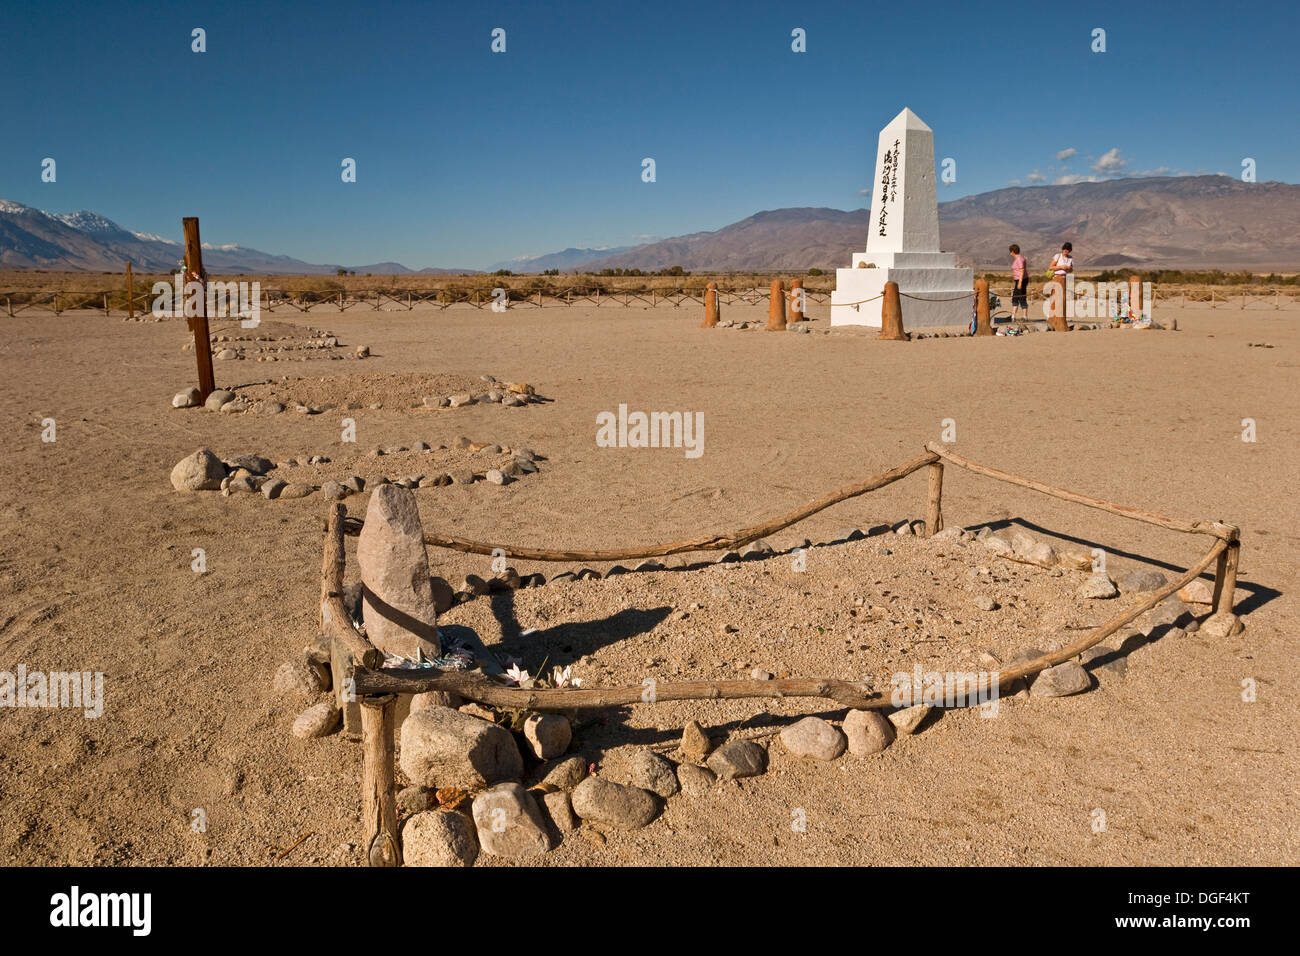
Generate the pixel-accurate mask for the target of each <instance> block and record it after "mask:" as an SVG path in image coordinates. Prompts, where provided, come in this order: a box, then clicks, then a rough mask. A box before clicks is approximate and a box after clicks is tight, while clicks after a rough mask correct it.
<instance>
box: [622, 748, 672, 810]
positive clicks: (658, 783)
mask: <svg viewBox="0 0 1300 956" xmlns="http://www.w3.org/2000/svg"><path fill="white" fill-rule="evenodd" d="M628 777H629V782H630V783H631V784H632V785H633V786H634V787H640V788H641V789H642V790H649V791H650V792H651V793H657V794H659V796H661V797H664V798H665V799H666V798H668V797H671V796H672V795H673V794H674V793H676V792H677V791H678V790H679V789H681V788H680V785H679V784H678V782H677V772H676V769H675V768H674V767H673V764H672V762H671V761H669V760H666V759H664V758H663V757H661V756H660V755H659V754H657V753H655V752H654V751H653V750H651V749H650V748H649V747H639V748H637V750H636V752H635V753H634V754H633V755H632V757H631V760H630V762H629V766H628Z"/></svg>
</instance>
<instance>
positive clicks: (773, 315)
mask: <svg viewBox="0 0 1300 956" xmlns="http://www.w3.org/2000/svg"><path fill="white" fill-rule="evenodd" d="M767 331H768V332H784V331H785V283H784V282H782V281H781V280H780V279H773V280H772V288H771V294H770V295H769V296H768V299H767Z"/></svg>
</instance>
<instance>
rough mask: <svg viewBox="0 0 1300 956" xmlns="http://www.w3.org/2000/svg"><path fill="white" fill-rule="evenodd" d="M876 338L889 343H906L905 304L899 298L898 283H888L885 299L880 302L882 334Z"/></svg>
mask: <svg viewBox="0 0 1300 956" xmlns="http://www.w3.org/2000/svg"><path fill="white" fill-rule="evenodd" d="M876 338H879V339H884V340H886V341H888V342H906V341H907V333H906V332H904V331H903V304H902V302H901V300H900V299H899V297H898V283H897V282H886V283H885V292H884V297H883V298H882V299H881V302H880V334H879V335H878V336H876Z"/></svg>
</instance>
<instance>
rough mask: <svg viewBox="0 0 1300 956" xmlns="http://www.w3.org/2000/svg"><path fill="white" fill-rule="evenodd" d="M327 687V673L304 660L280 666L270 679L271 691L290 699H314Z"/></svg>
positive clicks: (328, 681) (318, 666)
mask: <svg viewBox="0 0 1300 956" xmlns="http://www.w3.org/2000/svg"><path fill="white" fill-rule="evenodd" d="M329 686H330V678H329V671H328V670H326V669H325V668H324V667H323V666H322V665H320V664H317V663H316V662H315V661H309V660H305V659H301V660H295V661H289V662H287V663H285V664H281V665H280V667H279V669H278V670H277V671H276V672H275V677H273V678H272V679H271V689H272V690H273V691H275V692H276V693H277V694H283V695H287V696H290V697H314V696H315V695H317V694H319V693H320V692H321V691H323V690H328V689H329Z"/></svg>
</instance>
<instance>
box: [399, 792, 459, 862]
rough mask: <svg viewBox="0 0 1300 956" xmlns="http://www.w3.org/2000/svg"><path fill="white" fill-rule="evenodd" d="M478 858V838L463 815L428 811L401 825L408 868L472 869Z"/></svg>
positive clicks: (403, 848)
mask: <svg viewBox="0 0 1300 956" xmlns="http://www.w3.org/2000/svg"><path fill="white" fill-rule="evenodd" d="M411 789H412V788H410V787H408V788H407V790H403V791H402V793H406V792H407V791H408V790H411ZM398 803H399V804H401V795H400V794H399V795H398ZM403 806H404V805H403ZM477 859H478V837H477V836H476V835H475V833H474V826H473V824H471V823H470V821H469V819H468V818H467V817H466V816H465V814H463V813H456V812H454V811H450V812H445V811H442V810H432V809H431V810H426V811H424V812H420V813H416V814H415V815H414V816H411V817H410V818H408V819H407V820H406V822H405V823H404V824H402V861H403V863H405V864H406V865H407V866H473V865H474V861H475V860H477Z"/></svg>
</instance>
